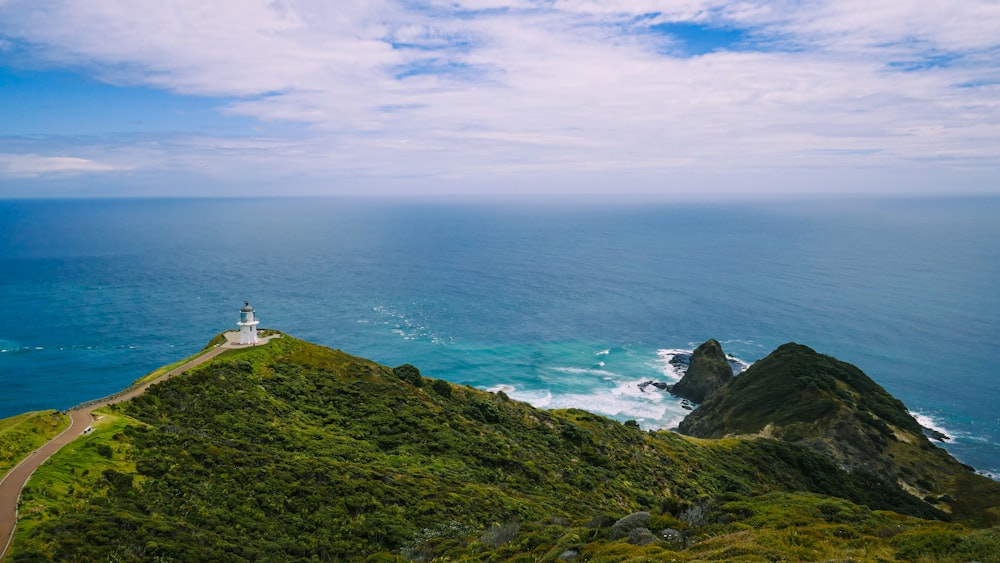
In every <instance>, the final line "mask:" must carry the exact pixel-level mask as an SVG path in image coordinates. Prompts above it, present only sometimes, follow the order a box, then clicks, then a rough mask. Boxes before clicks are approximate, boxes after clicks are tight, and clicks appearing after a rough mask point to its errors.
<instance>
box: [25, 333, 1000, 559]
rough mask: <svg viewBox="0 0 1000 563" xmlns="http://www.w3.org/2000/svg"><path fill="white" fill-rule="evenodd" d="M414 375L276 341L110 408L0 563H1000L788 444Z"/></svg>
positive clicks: (61, 468) (986, 542) (919, 506)
mask: <svg viewBox="0 0 1000 563" xmlns="http://www.w3.org/2000/svg"><path fill="white" fill-rule="evenodd" d="M410 368H412V366H408V367H404V366H400V367H398V368H396V369H395V370H394V369H392V368H389V367H386V366H382V365H379V364H377V363H374V362H371V361H368V360H364V359H361V358H356V357H353V356H350V355H348V354H345V353H343V352H340V351H337V350H330V349H327V348H323V347H320V346H316V345H313V344H309V343H307V342H303V341H300V340H296V339H294V338H290V337H287V336H286V337H282V338H280V339H277V340H273V341H272V342H271V343H269V344H268V345H266V346H259V347H255V348H247V349H239V350H232V351H227V352H226V353H224V354H222V355H221V356H220V357H219V358H217V359H215V360H213V361H212V362H210V363H208V364H205V365H203V366H201V367H198V368H195V369H194V370H191V371H190V372H188V373H187V374H185V375H183V376H180V377H175V378H173V379H171V380H169V381H166V382H163V383H160V384H157V385H154V386H153V387H151V388H150V390H149V391H148V392H147V393H145V394H144V395H142V396H140V397H138V398H136V399H133V400H131V401H129V402H127V403H123V404H119V405H115V406H113V407H107V408H105V409H104V410H103V411H102V414H103V417H102V418H101V419H100V420H99V421H98V423H97V424H95V431H94V432H93V433H92V434H90V435H88V436H85V437H83V438H82V439H81V440H77V441H76V442H74V443H73V444H71V445H70V446H68V447H66V448H64V449H63V451H61V452H60V453H59V454H58V455H56V456H55V457H54V458H53V459H52V460H50V462H49V463H47V464H45V465H44V466H43V468H42V469H40V470H39V472H38V473H37V474H36V477H35V478H33V479H32V481H31V484H30V485H29V487H28V488H27V489H26V490H25V493H24V496H23V498H22V506H21V512H22V520H21V525H20V526H19V529H18V535H17V537H16V540H15V542H14V545H13V549H12V553H11V555H10V561H38V560H56V561H62V560H112V561H116V560H147V561H241V560H267V561H306V560H320V561H342V560H368V561H405V560H411V561H431V560H435V559H436V560H441V561H444V560H456V561H512V560H514V561H517V560H521V561H556V560H574V559H575V560H581V561H583V560H587V561H651V560H655V561H661V560H678V561H687V560H705V559H720V560H724V559H739V560H747V561H754V560H759V561H765V560H776V559H785V560H803V561H809V560H827V559H834V558H837V559H847V558H853V559H858V560H875V559H879V558H880V559H883V560H886V561H891V560H905V561H909V560H913V561H916V560H919V558H920V557H922V555H920V553H921V550H931V551H928V553H934V554H935V558H936V559H937V560H942V561H949V560H953V561H967V560H973V559H974V560H978V561H984V562H985V561H996V560H997V559H996V555H995V554H996V553H1000V550H997V549H996V548H997V540H996V538H997V530H995V529H985V530H977V529H973V528H969V527H966V526H965V525H963V524H959V523H949V522H945V521H944V520H946V519H948V516H947V515H946V514H944V513H943V512H942V511H940V510H938V509H936V508H935V507H934V506H932V505H930V504H928V503H926V502H923V501H921V500H919V499H916V498H915V497H912V496H910V495H908V494H907V493H905V492H904V491H903V490H902V489H899V488H898V487H892V486H889V485H885V484H884V483H879V484H878V485H877V486H876V487H875V488H874V489H873V483H872V482H870V481H868V480H866V477H865V476H864V475H859V474H850V473H846V472H843V471H841V470H840V469H839V468H838V467H837V466H836V465H835V464H834V463H833V462H831V461H830V460H828V459H827V458H825V457H823V456H821V455H819V454H817V453H814V452H812V451H809V450H808V449H805V448H802V447H799V446H796V445H793V444H788V443H783V442H778V441H771V440H759V441H746V440H701V439H697V438H688V437H684V436H681V435H678V434H674V433H670V432H652V433H651V432H644V431H642V430H641V429H639V428H638V427H637V426H636V425H632V424H620V423H618V422H616V421H613V420H609V419H607V418H603V417H600V416H597V415H594V414H591V413H588V412H585V411H581V410H576V409H570V410H559V411H542V410H538V409H535V408H532V407H531V406H529V405H526V404H524V403H520V402H517V401H513V400H511V399H509V398H508V397H506V396H505V395H504V394H503V393H497V394H492V393H486V392H483V391H480V390H476V389H473V388H470V387H463V386H457V385H453V384H449V383H447V382H446V381H443V380H440V379H434V378H431V377H428V376H427V375H426V374H424V375H421V374H420V373H419V370H417V369H416V368H413V369H412V370H411V369H410ZM415 384H419V386H418V385H415Z"/></svg>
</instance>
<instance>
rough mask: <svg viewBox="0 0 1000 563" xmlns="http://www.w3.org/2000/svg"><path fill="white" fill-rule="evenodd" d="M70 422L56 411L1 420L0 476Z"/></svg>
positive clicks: (26, 414)
mask: <svg viewBox="0 0 1000 563" xmlns="http://www.w3.org/2000/svg"><path fill="white" fill-rule="evenodd" d="M67 426H69V417H67V416H65V415H62V414H59V413H57V412H56V411H36V412H29V413H24V414H21V415H18V416H13V417H10V418H5V419H2V420H0V479H2V478H3V476H4V474H5V473H7V471H9V470H10V469H11V468H13V467H14V466H15V465H17V463H18V462H19V461H21V460H22V459H24V457H25V456H27V455H28V454H29V453H31V452H32V451H33V450H35V449H37V448H38V447H39V446H41V445H42V444H44V443H45V442H48V441H49V440H51V439H52V438H54V437H55V436H56V435H57V434H59V433H60V432H62V431H63V430H65V429H66V427H67Z"/></svg>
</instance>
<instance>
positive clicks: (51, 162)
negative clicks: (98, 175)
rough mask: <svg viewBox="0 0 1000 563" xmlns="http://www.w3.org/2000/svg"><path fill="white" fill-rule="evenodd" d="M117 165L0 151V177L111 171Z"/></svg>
mask: <svg viewBox="0 0 1000 563" xmlns="http://www.w3.org/2000/svg"><path fill="white" fill-rule="evenodd" d="M123 169H125V168H121V167H118V166H114V165H111V164H107V163H102V162H97V161H94V160H90V159H87V158H78V157H72V156H42V155H38V154H10V153H0V178H2V177H4V176H6V177H10V178H34V177H37V176H46V175H54V174H78V173H84V172H111V171H116V170H123Z"/></svg>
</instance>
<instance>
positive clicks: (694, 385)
mask: <svg viewBox="0 0 1000 563" xmlns="http://www.w3.org/2000/svg"><path fill="white" fill-rule="evenodd" d="M675 358H676V356H675ZM671 361H673V360H671ZM681 363H683V361H682V362H681ZM732 378H733V368H732V366H730V365H729V360H728V359H727V358H726V354H725V353H724V352H723V351H722V345H721V344H719V342H718V341H716V340H715V339H709V340H708V341H706V342H705V343H703V344H702V345H701V346H698V347H697V348H695V350H694V353H692V354H691V357H690V360H689V365H688V369H687V372H686V373H685V374H684V377H682V378H681V380H680V381H678V382H677V383H676V384H675V385H674V386H673V387H671V388H670V392H671V393H673V394H674V395H677V396H678V397H681V398H683V399H687V400H689V401H691V402H693V403H702V402H704V401H705V399H706V398H708V396H709V395H711V394H712V393H713V392H714V391H715V390H716V389H718V388H720V387H722V386H723V385H725V384H726V382H728V381H729V380H731V379H732Z"/></svg>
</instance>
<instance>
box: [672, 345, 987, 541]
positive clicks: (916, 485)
mask: <svg viewBox="0 0 1000 563" xmlns="http://www.w3.org/2000/svg"><path fill="white" fill-rule="evenodd" d="M678 430H679V431H680V432H681V433H683V434H687V435H690V436H697V437H699V438H722V437H734V436H748V435H756V436H761V437H766V438H776V439H779V440H782V441H785V442H790V443H793V444H797V445H800V446H804V447H806V448H809V449H811V450H813V451H815V452H818V453H821V454H823V455H824V456H826V457H827V458H829V459H831V460H832V461H834V462H835V463H836V464H837V465H839V466H840V467H842V468H844V469H845V470H847V471H849V472H852V473H855V474H861V475H872V476H874V477H876V478H878V479H880V480H884V481H886V482H895V483H899V484H900V485H901V486H902V487H903V488H904V489H906V490H907V491H909V492H910V493H911V494H914V495H915V496H917V497H918V498H924V499H925V500H929V501H930V502H931V503H933V504H935V505H936V506H938V507H939V508H943V509H945V510H948V509H949V508H951V507H950V506H949V504H948V503H947V502H944V501H945V500H949V499H953V498H958V497H962V498H964V500H967V501H968V500H972V497H974V496H975V495H976V494H977V493H976V492H975V491H976V490H980V489H982V490H990V491H993V492H992V493H991V494H996V489H997V488H998V487H997V484H996V483H995V482H992V481H990V480H988V479H986V478H984V477H981V476H978V475H975V474H973V473H972V472H970V471H969V470H968V468H967V467H966V466H964V465H962V464H961V463H959V462H958V461H957V460H955V459H954V458H952V457H951V456H950V455H948V453H947V452H945V451H944V450H942V449H940V448H938V447H936V446H934V445H933V444H931V442H930V441H929V440H928V439H927V437H926V436H925V435H924V432H923V428H922V427H921V426H920V424H919V423H918V422H917V421H916V420H915V419H914V418H913V417H912V416H911V415H910V414H909V411H907V409H906V407H905V406H904V405H903V403H902V402H901V401H899V400H898V399H896V398H895V397H893V396H892V395H890V394H889V393H888V392H886V390H885V389H883V388H882V387H881V386H880V385H878V384H877V383H875V382H874V381H872V379H871V378H869V377H868V376H867V375H865V374H864V373H863V372H862V371H861V370H860V369H858V368H857V367H855V366H853V365H850V364H848V363H845V362H842V361H839V360H836V359H834V358H831V357H829V356H825V355H822V354H818V353H816V352H815V351H813V350H812V349H810V348H808V347H806V346H802V345H800V344H794V343H790V344H785V345H783V346H781V347H779V348H778V349H777V350H775V351H774V352H772V353H771V354H770V355H769V356H767V357H766V358H764V359H763V360H760V361H758V362H756V363H754V364H753V366H751V367H750V368H749V369H748V370H747V371H746V372H744V373H743V374H741V375H740V376H739V377H736V378H734V379H732V380H731V381H730V382H729V383H728V384H726V385H725V386H724V387H722V388H721V389H719V390H718V391H716V392H715V393H714V394H712V395H711V396H710V397H709V398H708V399H707V400H706V401H705V402H704V403H703V404H702V405H701V406H700V407H699V408H698V409H696V410H695V411H694V412H692V413H691V414H689V415H688V416H687V417H686V418H685V419H684V420H683V421H682V422H681V424H680V426H679V428H678ZM962 510H967V508H965V509H962ZM982 516H983V521H984V522H985V521H992V522H995V521H998V520H1000V513H997V512H996V511H995V510H994V511H993V512H992V513H991V514H989V515H987V514H985V513H984V514H983V515H982Z"/></svg>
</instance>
